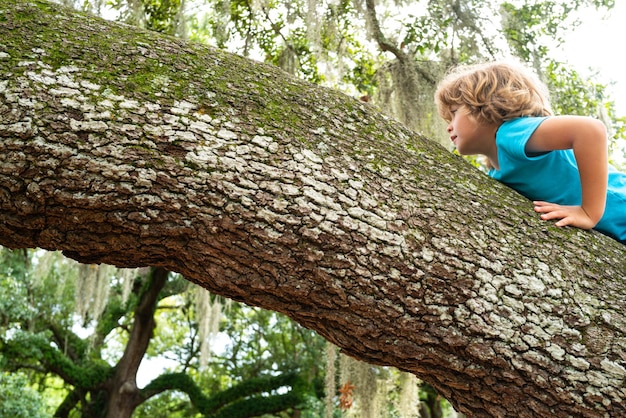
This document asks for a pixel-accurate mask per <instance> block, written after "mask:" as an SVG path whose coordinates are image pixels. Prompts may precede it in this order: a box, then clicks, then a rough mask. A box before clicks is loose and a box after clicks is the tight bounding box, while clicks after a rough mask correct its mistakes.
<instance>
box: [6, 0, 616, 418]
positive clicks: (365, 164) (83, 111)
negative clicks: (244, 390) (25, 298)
mask: <svg viewBox="0 0 626 418" xmlns="http://www.w3.org/2000/svg"><path fill="white" fill-rule="evenodd" d="M0 5H1V8H0V10H2V13H1V14H0V39H2V41H0V43H1V44H2V52H0V74H2V81H0V244H1V245H5V246H8V247H12V248H23V247H42V248H47V249H58V250H63V251H64V252H65V253H66V254H67V255H69V256H71V257H73V258H75V259H77V260H80V261H86V262H102V263H110V264H114V265H117V266H121V267H129V266H147V265H149V266H158V267H163V268H166V269H169V270H172V271H177V272H180V273H182V274H183V275H184V276H185V277H186V278H188V279H189V280H192V281H194V282H195V283H198V284H200V285H201V286H204V287H205V288H207V289H210V290H211V291H213V292H215V293H218V294H221V295H224V296H228V297H231V298H233V299H236V300H240V301H244V302H246V303H248V304H252V305H258V306H261V307H264V308H267V309H273V310H276V311H280V312H283V313H285V314H287V315H289V316H291V317H292V318H294V319H295V320H297V321H298V322H300V323H302V324H303V325H305V326H307V327H310V328H312V329H314V330H316V331H317V332H319V333H320V334H321V335H323V336H324V337H325V338H327V339H328V340H330V341H332V342H333V343H335V344H337V345H338V346H340V347H341V348H342V349H343V350H344V351H345V352H346V353H348V354H351V355H353V356H355V357H358V358H360V359H363V360H365V361H369V362H371V363H375V364H385V365H390V366H396V367H398V368H400V369H403V370H407V371H410V372H412V373H414V374H416V375H417V376H419V377H420V378H422V379H424V380H426V381H428V382H430V383H431V384H432V385H433V386H434V387H435V388H436V389H437V390H438V391H439V392H440V393H441V394H442V395H444V396H445V397H446V398H448V399H450V400H451V401H452V402H453V404H454V405H455V407H456V408H457V410H459V411H463V412H465V413H467V414H469V415H475V416H488V415H491V416H505V415H506V416H543V417H545V416H570V415H574V416H576V415H586V416H603V415H605V414H608V415H611V416H620V415H624V414H626V407H625V404H624V399H625V398H626V392H625V390H624V387H625V382H624V379H625V378H626V369H625V365H626V348H625V347H626V337H625V336H626V319H625V317H624V312H626V286H624V276H625V273H626V257H624V255H625V254H626V252H625V251H624V246H622V245H620V244H618V243H617V242H615V241H612V240H610V239H609V238H607V237H604V236H601V235H600V234H597V233H595V232H586V231H580V230H576V229H569V228H568V229H557V228H554V227H552V226H550V225H549V224H547V223H542V222H541V221H539V220H538V219H536V215H535V214H534V213H533V211H532V207H531V205H530V204H529V202H527V201H526V200H525V199H523V198H522V197H520V196H519V195H517V194H516V193H514V192H513V191H511V190H510V189H508V188H506V187H504V186H502V185H500V184H498V183H496V182H494V181H492V180H490V179H489V178H487V177H486V176H484V175H483V174H482V173H480V172H479V171H478V170H476V169H474V168H472V167H470V166H469V165H468V164H466V163H465V162H464V161H463V160H462V159H460V158H458V157H456V156H453V155H451V154H450V153H448V152H447V151H445V150H444V149H442V148H441V147H439V146H438V145H436V144H435V143H433V142H431V141H429V140H427V139H425V138H422V137H421V136H419V135H417V134H414V133H412V132H410V131H408V130H406V129H405V128H403V127H402V126H401V125H399V124H398V123H395V122H394V121H393V120H389V119H387V118H385V117H383V116H381V115H380V114H378V113H377V112H376V111H375V110H374V109H373V108H370V107H368V106H367V105H366V104H364V103H360V102H358V101H355V100H352V99H350V98H347V97H346V96H344V95H342V94H340V93H337V92H334V91H331V90H327V89H322V88H319V87H316V86H313V85H310V84H308V83H305V82H303V81H299V80H296V79H294V78H291V77H289V76H287V75H286V74H284V73H283V72H281V71H279V70H278V69H276V68H273V67H269V66H266V65H262V64H259V63H254V62H251V61H248V60H245V59H242V58H239V57H236V56H232V55H229V54H226V53H223V52H220V51H215V50H212V49H209V48H206V47H204V46H201V45H197V44H190V43H185V42H183V41H180V40H176V39H173V38H168V37H163V36H159V35H156V34H151V33H148V32H143V31H137V30H136V29H132V28H130V27H127V26H121V25H115V24H112V23H107V22H105V21H102V20H98V19H95V18H91V17H88V16H84V15H78V14H74V13H71V12H69V11H67V10H66V9H62V8H57V7H56V6H53V5H51V4H48V3H44V2H41V1H35V0H31V1H29V2H27V3H23V2H20V1H17V0H0Z"/></svg>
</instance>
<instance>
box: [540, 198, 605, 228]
mask: <svg viewBox="0 0 626 418" xmlns="http://www.w3.org/2000/svg"><path fill="white" fill-rule="evenodd" d="M533 204H534V205H535V212H539V213H541V214H542V215H541V219H543V220H544V221H548V220H551V219H559V221H558V222H556V223H555V225H556V226H567V225H570V226H575V227H578V228H582V229H591V228H593V227H594V226H596V224H597V223H598V221H596V220H593V219H591V218H590V217H589V215H588V214H587V212H585V210H584V209H583V208H582V207H581V206H561V205H557V204H556V203H550V202H540V201H535V202H533Z"/></svg>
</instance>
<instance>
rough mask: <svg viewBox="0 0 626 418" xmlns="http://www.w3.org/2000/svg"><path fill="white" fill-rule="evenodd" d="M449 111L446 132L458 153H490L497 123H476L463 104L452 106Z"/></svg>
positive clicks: (493, 145) (492, 148)
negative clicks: (450, 118)
mask: <svg viewBox="0 0 626 418" xmlns="http://www.w3.org/2000/svg"><path fill="white" fill-rule="evenodd" d="M450 111H451V113H452V120H451V121H450V123H449V124H448V133H449V134H450V140H452V143H453V144H454V146H455V147H456V149H457V151H458V152H459V154H461V155H476V154H482V155H490V154H491V153H492V152H493V151H494V150H495V149H496V148H495V147H496V131H497V130H498V125H495V124H488V125H485V124H480V123H478V122H477V121H476V119H475V118H474V117H473V116H471V115H470V114H469V111H468V109H467V107H465V106H453V107H451V108H450Z"/></svg>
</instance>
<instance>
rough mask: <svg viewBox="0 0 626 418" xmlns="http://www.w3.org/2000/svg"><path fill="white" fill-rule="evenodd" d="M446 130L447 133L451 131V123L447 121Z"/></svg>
mask: <svg viewBox="0 0 626 418" xmlns="http://www.w3.org/2000/svg"><path fill="white" fill-rule="evenodd" d="M446 130H447V131H448V133H450V132H452V124H451V123H449V124H448V127H447V128H446Z"/></svg>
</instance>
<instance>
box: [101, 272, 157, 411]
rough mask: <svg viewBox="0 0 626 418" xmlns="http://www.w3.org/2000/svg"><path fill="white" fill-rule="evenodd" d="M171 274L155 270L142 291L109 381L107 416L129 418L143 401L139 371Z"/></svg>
mask: <svg viewBox="0 0 626 418" xmlns="http://www.w3.org/2000/svg"><path fill="white" fill-rule="evenodd" d="M168 275H169V273H168V271H167V270H165V269H163V268H155V269H152V270H151V271H150V277H149V278H148V285H147V286H146V289H143V290H142V294H141V297H140V303H139V305H137V308H136V309H135V315H134V320H133V326H132V328H131V331H130V335H129V337H128V343H127V344H126V349H125V350H124V354H123V355H122V358H121V359H120V361H119V362H118V363H117V366H116V369H115V374H114V375H113V378H112V379H111V381H110V382H108V392H109V399H108V402H107V403H108V408H107V411H106V416H107V417H108V418H130V417H131V416H132V414H133V411H134V410H135V409H136V408H137V406H138V405H139V404H141V402H143V399H142V397H141V394H140V392H139V389H138V388H137V380H136V379H137V371H138V370H139V365H140V364H141V360H142V359H143V358H144V356H145V354H146V351H147V350H148V345H149V344H150V339H151V338H152V335H153V331H154V328H155V326H156V322H155V320H154V311H155V310H156V306H157V304H158V302H159V293H160V292H161V290H163V287H164V286H165V283H166V282H167V277H168Z"/></svg>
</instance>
